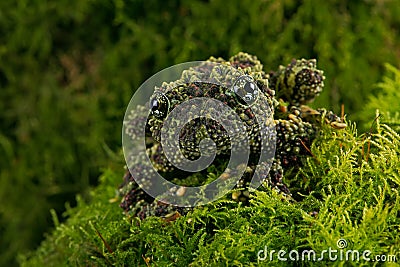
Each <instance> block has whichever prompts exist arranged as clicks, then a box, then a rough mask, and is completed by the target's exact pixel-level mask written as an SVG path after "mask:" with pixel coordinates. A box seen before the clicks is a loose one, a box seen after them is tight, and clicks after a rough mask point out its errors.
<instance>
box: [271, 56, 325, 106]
mask: <svg viewBox="0 0 400 267" xmlns="http://www.w3.org/2000/svg"><path fill="white" fill-rule="evenodd" d="M323 74H324V73H323V71H321V70H318V69H317V61H316V60H315V59H310V60H306V59H301V60H296V59H294V60H293V61H292V62H291V63H290V64H289V65H288V66H287V67H283V66H280V67H279V70H278V71H276V72H271V73H270V86H271V88H273V89H275V90H276V91H277V95H278V98H282V99H283V100H284V101H286V102H289V103H290V104H292V105H302V104H306V103H309V102H311V101H313V100H314V98H315V97H316V96H318V95H319V94H320V93H321V91H322V89H323V87H324V80H325V76H324V75H323Z"/></svg>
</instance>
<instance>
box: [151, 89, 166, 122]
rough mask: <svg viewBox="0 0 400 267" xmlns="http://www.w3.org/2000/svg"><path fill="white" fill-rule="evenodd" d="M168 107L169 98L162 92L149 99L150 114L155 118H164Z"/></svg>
mask: <svg viewBox="0 0 400 267" xmlns="http://www.w3.org/2000/svg"><path fill="white" fill-rule="evenodd" d="M169 107H170V104H169V99H168V97H166V96H165V95H164V94H163V93H156V94H155V96H154V97H152V98H151V100H150V110H151V114H152V115H154V116H155V117H156V118H159V119H163V118H165V117H166V116H167V114H168V111H169Z"/></svg>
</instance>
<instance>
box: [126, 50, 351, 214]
mask: <svg viewBox="0 0 400 267" xmlns="http://www.w3.org/2000/svg"><path fill="white" fill-rule="evenodd" d="M208 61H209V62H214V63H220V64H225V65H227V66H233V67H234V68H237V69H241V70H242V71H243V73H245V74H247V75H249V76H251V77H252V78H253V79H254V81H255V82H256V83H257V86H258V88H259V89H260V91H261V97H263V98H264V99H266V101H267V103H268V105H269V107H271V108H272V110H270V109H269V108H268V107H262V106H261V107H259V106H256V105H254V106H252V107H251V109H250V108H249V107H248V106H246V105H243V104H240V103H238V101H237V99H235V96H234V95H232V94H230V93H227V92H226V91H225V90H223V88H222V87H220V86H215V85H213V84H211V83H210V84H206V83H199V82H196V81H201V80H207V79H210V77H212V79H215V80H216V81H218V80H219V79H224V76H229V75H231V74H230V73H229V71H227V69H228V70H229V68H226V69H225V68H220V69H218V68H209V67H207V64H205V65H203V66H199V67H196V68H191V69H189V70H186V71H184V72H183V73H182V76H181V80H180V81H179V83H178V82H175V83H174V82H172V83H169V84H167V83H164V84H163V85H162V86H161V87H160V88H158V90H156V91H157V92H158V93H161V94H163V97H162V98H159V101H158V102H157V101H155V102H154V103H153V106H152V107H153V108H155V109H157V108H159V109H161V112H160V113H157V114H154V113H153V115H150V116H149V117H148V118H142V117H137V116H136V115H135V114H136V113H135V111H132V113H131V114H130V116H129V117H128V118H129V123H128V124H127V127H126V133H127V134H128V135H129V136H131V137H132V138H133V137H134V136H135V135H137V134H139V131H140V130H139V129H136V128H135V125H137V124H139V123H138V122H143V120H146V119H147V123H146V134H147V135H148V136H147V138H148V144H147V151H146V154H145V153H143V154H141V155H135V159H134V162H136V163H137V164H135V167H134V168H135V172H134V173H135V175H139V176H140V177H135V179H133V177H132V176H131V174H130V173H129V172H128V173H127V174H126V175H125V177H124V182H123V184H122V185H121V186H120V188H119V194H120V195H121V196H123V199H122V202H121V204H120V207H121V208H122V209H123V210H124V211H125V212H127V213H128V214H131V215H133V216H138V217H139V218H141V219H144V218H146V217H148V216H152V215H154V216H160V217H165V216H169V215H171V214H172V213H175V212H179V213H180V214H185V213H187V212H188V211H189V210H190V209H189V208H178V207H175V206H171V205H166V204H164V203H162V202H160V201H155V200H154V199H153V198H152V197H150V196H148V195H147V194H146V193H145V192H144V191H143V190H141V189H140V188H139V186H138V185H137V183H136V182H135V180H141V181H145V179H146V176H147V175H149V173H150V172H154V171H156V170H157V171H159V172H162V173H164V174H165V175H166V176H167V177H170V178H169V179H171V180H174V182H176V180H177V178H176V177H183V176H185V175H187V174H185V173H179V171H178V170H176V169H175V168H174V167H173V166H172V165H171V164H170V163H169V161H168V160H167V158H166V156H165V155H164V152H163V149H162V146H161V144H160V139H161V138H160V135H161V128H162V126H163V120H164V113H166V112H168V110H172V109H173V108H174V107H175V106H178V105H180V104H181V103H182V102H184V101H186V100H188V99H191V98H196V97H208V98H213V99H216V100H218V101H221V102H223V103H225V104H226V105H228V106H229V107H230V108H232V109H233V110H235V111H236V113H237V114H238V115H239V117H240V119H241V120H242V121H243V122H244V125H245V126H246V131H247V134H248V136H249V139H250V149H251V156H252V157H255V158H257V155H259V153H260V133H259V129H258V125H257V121H256V118H257V116H268V117H269V116H270V117H272V115H273V114H271V113H272V112H274V111H275V114H274V117H275V118H276V119H275V120H271V123H273V124H275V126H276V135H277V136H276V151H275V158H274V160H273V162H272V165H271V168H270V169H269V173H265V174H264V176H265V177H266V179H265V181H264V184H266V185H267V187H270V188H273V189H275V190H278V191H279V192H282V193H283V194H286V195H290V190H289V188H288V187H287V186H286V185H285V184H284V174H285V170H288V169H298V168H299V167H301V166H302V160H303V158H304V157H307V156H310V153H309V150H308V148H309V147H310V146H311V143H312V141H313V139H314V138H315V137H316V135H317V134H318V131H319V129H320V126H321V123H328V124H330V125H331V126H332V127H334V128H338V129H341V128H344V127H345V126H346V125H345V123H344V122H342V120H341V119H340V118H339V117H338V116H336V115H335V114H334V113H333V112H331V111H326V110H324V109H317V110H313V109H311V108H309V107H307V106H304V105H303V104H305V103H308V102H310V101H312V100H313V99H314V98H315V97H316V96H317V95H318V94H319V93H320V92H321V91H322V88H323V86H324V84H323V80H324V79H325V77H324V76H323V72H322V71H321V70H318V69H316V60H305V59H301V60H293V61H292V62H291V63H290V64H289V65H288V66H287V67H283V66H280V67H279V70H278V71H276V72H270V73H269V74H266V73H265V72H264V71H263V65H262V64H261V62H260V61H259V60H258V59H257V57H255V56H253V55H249V54H247V53H243V52H240V53H238V54H237V55H235V56H233V57H231V58H230V59H229V61H226V60H224V59H222V58H214V57H211V58H210V59H209V60H208ZM182 81H184V82H182ZM171 88H172V89H171ZM164 96H165V97H166V98H164ZM259 97H260V96H259ZM165 99H169V103H166V101H165ZM278 99H283V101H285V102H287V103H289V106H288V107H289V110H287V109H283V110H282V109H280V108H279V103H280V102H279V101H278ZM137 108H138V109H146V107H143V106H139V107H137ZM204 138H211V139H212V140H213V141H214V142H215V143H216V144H217V156H218V158H219V159H220V160H219V161H218V162H223V161H224V159H226V160H229V157H228V155H229V153H230V140H229V136H228V135H227V133H226V131H225V130H224V129H223V127H222V126H221V125H220V124H219V123H217V122H215V121H214V120H211V119H202V118H199V119H195V120H193V121H191V122H190V123H188V124H187V125H185V127H184V128H183V129H182V131H181V135H180V138H179V146H180V149H181V151H182V154H183V155H184V156H185V157H187V158H188V159H192V160H193V159H196V158H198V157H199V156H200V151H199V143H200V141H201V140H203V139H204ZM146 156H149V158H150V159H151V161H152V163H153V166H154V168H155V169H156V170H154V169H148V168H144V167H142V166H141V164H140V162H141V160H142V158H143V157H146ZM254 162H256V161H254V160H253V161H252V159H250V162H249V164H248V166H247V167H246V170H245V172H244V174H243V176H242V178H241V179H240V180H239V182H238V183H237V186H236V188H238V190H235V191H234V192H233V193H232V195H231V198H232V199H233V200H236V201H244V202H245V201H247V200H248V198H249V191H248V190H247V187H248V185H249V180H250V179H251V177H252V176H253V174H254V171H255V169H256V167H257V166H256V165H255V164H256V163H254ZM217 164H218V163H217ZM261 170H262V168H261ZM261 175H262V171H261ZM203 176H204V177H206V176H207V175H203ZM227 176H229V174H227ZM171 177H172V178H171ZM167 179H168V178H167ZM196 179H197V178H196ZM196 179H195V183H200V184H201V183H203V182H205V179H206V178H204V180H203V181H199V180H196ZM178 180H179V179H178ZM181 180H185V179H184V178H182V179H181ZM185 181H186V182H187V180H185ZM180 189H182V191H183V193H184V190H183V189H184V188H183V187H181V188H180ZM173 193H176V194H179V193H182V192H179V189H178V192H173Z"/></svg>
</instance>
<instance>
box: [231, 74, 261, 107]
mask: <svg viewBox="0 0 400 267" xmlns="http://www.w3.org/2000/svg"><path fill="white" fill-rule="evenodd" d="M233 92H234V93H235V96H236V99H237V100H238V101H239V103H241V104H243V105H246V106H250V105H252V104H253V103H254V102H256V100H257V98H258V87H257V84H256V82H255V81H254V79H253V78H252V77H251V76H248V75H243V76H240V77H239V78H238V79H237V80H236V81H235V83H234V84H233Z"/></svg>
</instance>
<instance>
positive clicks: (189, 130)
mask: <svg viewBox="0 0 400 267" xmlns="http://www.w3.org/2000/svg"><path fill="white" fill-rule="evenodd" d="M267 77H268V76H267V75H266V74H265V73H264V72H263V71H262V65H261V64H260V63H259V61H258V60H257V59H256V58H255V57H254V56H250V55H248V54H245V53H240V54H238V55H236V56H235V57H232V58H231V59H230V61H223V60H222V59H215V58H210V59H209V60H208V61H206V62H204V63H202V64H200V65H199V66H196V67H193V68H190V69H188V70H185V71H183V73H182V76H181V78H180V79H179V80H177V81H174V82H172V83H164V84H162V86H161V87H159V88H156V90H155V92H154V94H153V96H152V97H151V99H150V101H149V108H150V110H151V111H150V115H149V117H148V120H147V126H148V127H147V134H148V135H150V136H152V138H153V139H154V140H155V141H156V142H161V129H162V128H163V127H164V126H165V121H166V120H167V118H168V117H169V116H171V114H172V113H173V110H174V109H175V108H178V107H182V106H183V105H182V104H184V103H185V102H187V101H190V100H193V99H212V100H216V101H217V102H218V103H221V104H222V105H224V106H225V107H228V108H229V109H230V110H232V111H234V113H235V114H236V115H237V116H238V118H240V120H241V122H242V124H243V125H244V128H242V129H245V131H247V133H248V136H249V142H250V146H251V147H252V149H257V147H258V146H259V143H258V142H259V139H260V137H259V133H258V132H257V128H258V126H257V125H258V124H257V119H256V117H257V116H265V117H269V118H271V119H272V116H273V114H272V113H273V109H274V107H275V106H276V105H277V102H276V100H275V98H274V91H273V90H271V89H270V88H269V87H268V79H267ZM187 103H189V102H187ZM193 103H194V102H193ZM196 103H198V102H196ZM210 103H211V101H205V102H203V103H202V104H201V105H202V106H201V107H197V108H199V110H200V116H199V117H198V118H195V119H192V120H190V121H189V122H187V123H186V124H185V125H184V126H183V127H182V128H181V130H180V133H179V146H180V150H181V152H182V153H183V154H184V155H185V157H187V158H189V159H196V158H198V157H199V156H200V150H199V144H200V142H201V140H203V139H205V138H209V139H211V140H212V141H214V143H215V145H216V149H217V150H216V152H217V154H228V153H230V149H231V141H230V136H229V134H228V132H227V130H226V129H225V128H224V127H223V124H224V123H227V124H229V123H230V121H231V120H232V117H231V116H232V115H229V114H228V113H226V112H224V111H223V109H222V108H221V110H219V108H220V107H218V106H215V105H214V104H213V105H211V104H210ZM212 103H215V101H214V102H212ZM196 105H200V104H196ZM189 108H190V105H189V106H188V107H184V108H181V110H180V111H179V112H180V113H174V115H173V116H174V118H173V119H174V120H179V119H182V120H183V118H184V117H185V116H187V115H188V114H189V113H190V112H191V111H190V109H189ZM211 112H217V114H219V119H218V120H215V119H212V118H211V117H210V115H209V114H210V113H211ZM177 115H178V116H177ZM221 122H222V123H221ZM227 124H225V125H227ZM174 125H175V124H174V122H172V124H169V127H174ZM241 134H243V132H242V133H241Z"/></svg>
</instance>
